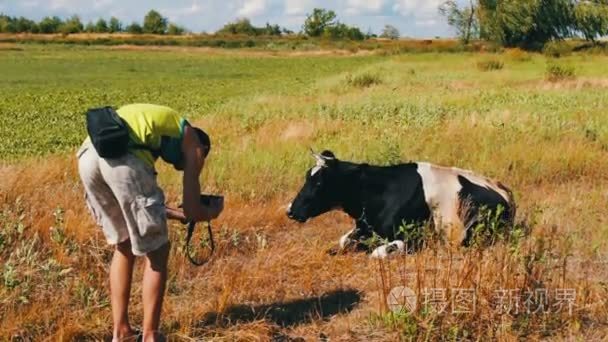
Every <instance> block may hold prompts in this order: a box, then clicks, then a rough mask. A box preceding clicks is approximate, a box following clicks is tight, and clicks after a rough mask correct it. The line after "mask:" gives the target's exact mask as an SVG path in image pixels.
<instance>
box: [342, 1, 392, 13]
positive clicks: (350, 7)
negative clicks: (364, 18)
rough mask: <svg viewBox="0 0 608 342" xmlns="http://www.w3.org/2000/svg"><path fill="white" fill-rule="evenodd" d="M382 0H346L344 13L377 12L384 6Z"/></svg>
mask: <svg viewBox="0 0 608 342" xmlns="http://www.w3.org/2000/svg"><path fill="white" fill-rule="evenodd" d="M384 4H385V1H384V0H347V1H346V13H347V14H349V15H358V14H362V13H372V14H375V13H378V12H380V10H382V8H383V7H384Z"/></svg>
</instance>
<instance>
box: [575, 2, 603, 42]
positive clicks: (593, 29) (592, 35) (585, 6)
mask: <svg viewBox="0 0 608 342" xmlns="http://www.w3.org/2000/svg"><path fill="white" fill-rule="evenodd" d="M606 5H608V1H605V0H604V1H603V2H602V1H601V0H600V1H598V0H596V1H584V2H579V3H578V4H577V5H576V7H575V9H574V18H575V21H576V30H577V31H579V32H580V33H581V34H582V35H583V37H585V39H587V40H589V41H592V42H594V43H595V40H596V38H598V37H601V36H606V35H608V6H606Z"/></svg>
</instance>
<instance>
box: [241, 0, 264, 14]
mask: <svg viewBox="0 0 608 342" xmlns="http://www.w3.org/2000/svg"><path fill="white" fill-rule="evenodd" d="M265 10H266V0H247V1H245V4H244V5H243V6H242V7H241V8H240V9H239V10H238V12H237V14H238V15H239V16H241V17H256V16H258V15H260V14H262V13H264V11H265Z"/></svg>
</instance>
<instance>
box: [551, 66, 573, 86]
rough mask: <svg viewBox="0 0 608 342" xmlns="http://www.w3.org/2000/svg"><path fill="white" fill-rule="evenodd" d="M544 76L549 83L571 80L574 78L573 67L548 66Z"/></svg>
mask: <svg viewBox="0 0 608 342" xmlns="http://www.w3.org/2000/svg"><path fill="white" fill-rule="evenodd" d="M545 75H546V78H547V80H548V81H550V82H557V81H562V80H566V79H572V78H574V77H575V74H574V67H572V66H569V65H558V64H548V65H547V71H546V72H545Z"/></svg>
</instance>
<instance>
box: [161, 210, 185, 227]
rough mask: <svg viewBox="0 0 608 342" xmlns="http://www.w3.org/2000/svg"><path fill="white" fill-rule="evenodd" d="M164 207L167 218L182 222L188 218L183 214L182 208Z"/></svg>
mask: <svg viewBox="0 0 608 342" xmlns="http://www.w3.org/2000/svg"><path fill="white" fill-rule="evenodd" d="M165 209H166V212H167V218H168V219H169V220H176V221H180V222H181V223H183V224H186V223H188V218H187V217H186V215H185V214H184V211H183V210H180V209H175V208H171V207H165Z"/></svg>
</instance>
